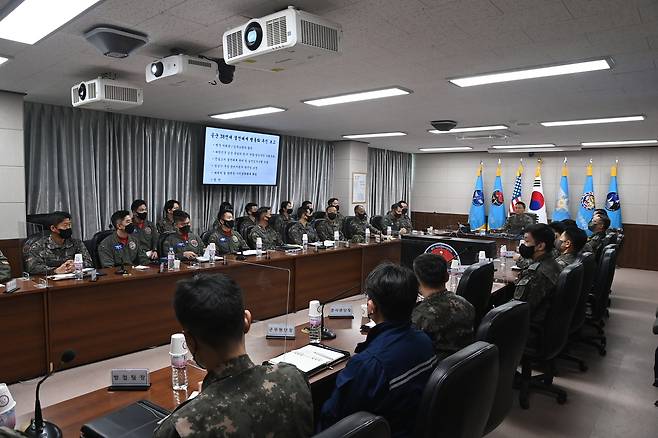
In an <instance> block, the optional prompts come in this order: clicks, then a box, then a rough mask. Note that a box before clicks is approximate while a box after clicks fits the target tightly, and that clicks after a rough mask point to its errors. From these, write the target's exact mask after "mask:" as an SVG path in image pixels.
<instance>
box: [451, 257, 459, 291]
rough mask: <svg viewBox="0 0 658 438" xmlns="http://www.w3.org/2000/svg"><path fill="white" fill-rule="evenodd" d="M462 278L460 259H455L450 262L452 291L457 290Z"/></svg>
mask: <svg viewBox="0 0 658 438" xmlns="http://www.w3.org/2000/svg"><path fill="white" fill-rule="evenodd" d="M460 279H461V275H460V273H459V260H456V259H455V260H453V261H452V262H450V285H449V287H448V289H449V290H451V291H452V292H457V288H458V287H459V280H460Z"/></svg>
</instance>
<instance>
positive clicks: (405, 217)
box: [398, 200, 414, 232]
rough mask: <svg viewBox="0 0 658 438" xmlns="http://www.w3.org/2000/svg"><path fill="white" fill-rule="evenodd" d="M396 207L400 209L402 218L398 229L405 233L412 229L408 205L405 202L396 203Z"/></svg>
mask: <svg viewBox="0 0 658 438" xmlns="http://www.w3.org/2000/svg"><path fill="white" fill-rule="evenodd" d="M398 205H399V206H400V207H401V208H402V217H401V218H400V227H401V228H404V229H406V230H407V232H409V231H411V230H413V229H414V226H413V224H412V223H411V218H410V217H409V204H407V201H404V200H402V201H398Z"/></svg>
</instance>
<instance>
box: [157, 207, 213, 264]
mask: <svg viewBox="0 0 658 438" xmlns="http://www.w3.org/2000/svg"><path fill="white" fill-rule="evenodd" d="M174 224H175V226H176V230H177V231H176V232H175V233H171V234H168V235H167V237H166V238H165V240H164V243H163V244H162V248H163V251H165V252H168V251H169V248H173V250H174V252H175V254H176V258H177V259H180V260H195V259H196V258H197V257H200V256H202V255H203V252H204V246H203V241H202V240H201V238H200V237H199V236H197V235H196V234H194V233H193V232H192V231H190V226H191V225H190V224H191V222H190V215H189V214H187V213H186V212H184V211H182V210H176V211H175V212H174Z"/></svg>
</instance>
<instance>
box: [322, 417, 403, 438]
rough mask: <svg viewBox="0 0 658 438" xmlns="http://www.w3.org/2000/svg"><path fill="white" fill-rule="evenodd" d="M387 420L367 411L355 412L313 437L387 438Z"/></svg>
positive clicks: (388, 430)
mask: <svg viewBox="0 0 658 438" xmlns="http://www.w3.org/2000/svg"><path fill="white" fill-rule="evenodd" d="M390 436H391V429H390V428H389V426H388V422H387V421H386V420H385V419H384V418H383V417H379V416H377V415H374V414H371V413H369V412H364V411H361V412H355V413H354V414H352V415H348V416H347V417H345V418H343V419H342V420H340V421H339V422H338V423H336V424H334V425H333V426H331V427H330V428H328V429H325V430H323V431H322V432H320V433H319V434H317V435H313V437H314V438H389V437H390Z"/></svg>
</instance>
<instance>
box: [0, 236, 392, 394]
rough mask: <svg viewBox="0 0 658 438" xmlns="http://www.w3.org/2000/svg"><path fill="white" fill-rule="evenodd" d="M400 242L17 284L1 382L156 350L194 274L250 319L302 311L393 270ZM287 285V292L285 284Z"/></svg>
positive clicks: (1, 301) (171, 329)
mask: <svg viewBox="0 0 658 438" xmlns="http://www.w3.org/2000/svg"><path fill="white" fill-rule="evenodd" d="M400 252H401V251H400V241H399V240H393V241H391V242H386V243H380V244H377V243H372V244H368V245H363V244H361V245H354V244H353V245H351V246H350V248H336V249H327V250H320V251H317V252H316V251H315V250H313V249H310V250H309V251H308V252H306V253H296V254H292V255H290V254H287V253H284V252H274V253H272V254H271V257H270V258H266V257H261V258H256V257H247V260H246V261H238V260H236V258H235V257H234V256H229V257H227V263H228V264H227V265H223V264H222V263H221V262H217V263H215V265H214V266H210V265H209V264H208V263H203V264H200V265H198V266H189V265H185V264H182V265H181V269H180V270H178V271H174V272H164V273H158V269H157V268H149V269H148V270H145V271H137V270H134V269H130V272H129V275H127V276H126V275H120V274H117V273H115V269H105V270H104V272H105V274H106V275H105V276H103V277H99V278H98V281H96V282H91V281H89V280H88V279H86V278H85V279H84V280H82V281H76V280H64V281H58V282H55V281H49V283H48V285H47V287H45V288H38V287H37V285H36V283H34V282H33V281H23V282H21V283H22V284H21V285H20V286H21V289H20V290H19V291H17V292H14V293H13V294H1V293H0V321H1V323H0V325H1V327H0V329H1V330H2V332H3V336H7V337H8V338H7V339H11V342H5V343H4V346H3V357H4V360H2V361H0V381H2V382H7V383H13V382H16V381H20V380H27V379H30V378H34V377H38V376H41V375H44V374H45V373H46V370H47V369H48V367H49V366H50V364H51V363H53V364H54V365H55V366H57V363H58V362H59V357H60V356H61V354H62V353H63V352H64V351H66V350H68V349H72V350H74V351H75V352H76V359H75V361H74V362H73V364H74V365H82V364H87V363H92V362H96V361H99V360H103V359H107V358H110V357H115V356H119V355H123V354H127V353H131V352H134V351H140V350H144V349H146V348H149V347H153V346H157V345H163V344H166V343H167V342H168V341H169V336H170V335H171V334H172V333H176V332H179V331H180V326H179V325H178V323H177V321H176V319H175V316H174V312H173V307H172V298H173V294H174V290H175V284H176V281H178V280H180V279H183V278H187V277H190V276H192V275H194V274H196V273H199V272H221V273H225V274H227V275H229V276H230V277H232V278H233V279H234V280H235V281H236V282H237V283H238V284H239V285H240V286H241V288H242V289H243V292H244V299H245V305H246V307H247V308H248V309H250V310H251V311H252V314H253V316H254V318H255V319H265V318H270V317H274V316H277V315H283V314H285V313H287V312H288V311H290V312H292V311H295V310H300V309H303V308H306V307H308V303H309V301H310V300H312V299H318V300H320V301H324V302H326V301H330V300H335V299H337V298H339V297H344V296H348V295H355V294H358V293H359V292H360V291H361V290H362V286H363V284H364V281H365V278H366V276H367V274H368V273H369V272H370V271H371V270H372V269H373V268H374V267H375V266H377V265H378V264H379V263H381V262H383V261H391V262H394V263H399V262H400ZM289 283H290V284H289Z"/></svg>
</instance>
